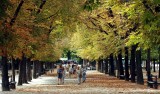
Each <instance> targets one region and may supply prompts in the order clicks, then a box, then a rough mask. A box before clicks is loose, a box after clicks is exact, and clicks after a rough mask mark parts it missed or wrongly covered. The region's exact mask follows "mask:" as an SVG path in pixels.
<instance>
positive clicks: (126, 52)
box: [125, 47, 129, 81]
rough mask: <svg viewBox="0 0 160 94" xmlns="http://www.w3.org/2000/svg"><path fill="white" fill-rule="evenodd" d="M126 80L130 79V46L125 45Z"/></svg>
mask: <svg viewBox="0 0 160 94" xmlns="http://www.w3.org/2000/svg"><path fill="white" fill-rule="evenodd" d="M125 80H126V81H129V70H128V47H125Z"/></svg>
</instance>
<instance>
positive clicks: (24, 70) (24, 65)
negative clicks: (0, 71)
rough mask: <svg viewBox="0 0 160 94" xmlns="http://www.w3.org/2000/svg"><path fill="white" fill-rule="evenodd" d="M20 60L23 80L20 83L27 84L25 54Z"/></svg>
mask: <svg viewBox="0 0 160 94" xmlns="http://www.w3.org/2000/svg"><path fill="white" fill-rule="evenodd" d="M22 59H23V60H22V62H23V78H22V79H23V80H22V82H23V83H28V82H27V69H26V68H27V67H26V66H27V64H26V63H27V58H26V57H25V54H24V56H23V58H22Z"/></svg>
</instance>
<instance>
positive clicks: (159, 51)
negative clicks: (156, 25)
mask: <svg viewBox="0 0 160 94" xmlns="http://www.w3.org/2000/svg"><path fill="white" fill-rule="evenodd" d="M158 53H159V75H158V78H160V47H159V48H158Z"/></svg>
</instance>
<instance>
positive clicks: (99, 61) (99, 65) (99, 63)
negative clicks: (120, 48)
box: [98, 60, 101, 72]
mask: <svg viewBox="0 0 160 94" xmlns="http://www.w3.org/2000/svg"><path fill="white" fill-rule="evenodd" d="M98 71H99V72H101V60H98Z"/></svg>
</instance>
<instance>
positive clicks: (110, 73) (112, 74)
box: [109, 54, 115, 76]
mask: <svg viewBox="0 0 160 94" xmlns="http://www.w3.org/2000/svg"><path fill="white" fill-rule="evenodd" d="M109 75H111V76H115V73H114V61H113V54H110V59H109Z"/></svg>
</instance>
